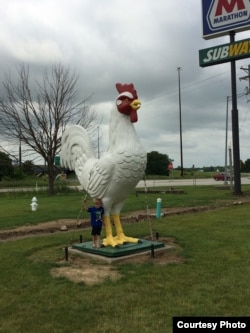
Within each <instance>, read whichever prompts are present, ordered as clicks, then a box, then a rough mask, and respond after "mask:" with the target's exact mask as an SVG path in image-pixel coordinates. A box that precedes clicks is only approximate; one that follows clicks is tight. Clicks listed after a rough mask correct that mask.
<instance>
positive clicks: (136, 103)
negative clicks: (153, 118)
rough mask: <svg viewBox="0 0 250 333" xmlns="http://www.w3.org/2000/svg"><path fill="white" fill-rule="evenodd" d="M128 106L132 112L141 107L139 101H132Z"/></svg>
mask: <svg viewBox="0 0 250 333" xmlns="http://www.w3.org/2000/svg"><path fill="white" fill-rule="evenodd" d="M130 106H131V108H132V109H133V110H138V109H139V108H140V107H141V101H140V100H139V99H134V100H133V102H131V103H130Z"/></svg>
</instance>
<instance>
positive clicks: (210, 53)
mask: <svg viewBox="0 0 250 333" xmlns="http://www.w3.org/2000/svg"><path fill="white" fill-rule="evenodd" d="M249 57H250V38H249V39H243V40H241V41H237V42H234V43H229V44H223V45H219V46H214V47H209V48H207V49H203V50H200V51H199V59H200V66H201V67H206V66H211V65H216V64H222V63H224V62H228V61H231V60H238V59H244V58H249Z"/></svg>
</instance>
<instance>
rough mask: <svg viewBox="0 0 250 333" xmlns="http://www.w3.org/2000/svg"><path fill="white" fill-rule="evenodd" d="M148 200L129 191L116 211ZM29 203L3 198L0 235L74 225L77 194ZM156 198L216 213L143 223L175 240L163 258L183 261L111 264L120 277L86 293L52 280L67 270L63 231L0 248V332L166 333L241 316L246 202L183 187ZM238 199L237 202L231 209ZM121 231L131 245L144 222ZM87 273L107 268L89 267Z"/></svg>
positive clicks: (249, 295) (246, 269) (248, 304)
mask: <svg viewBox="0 0 250 333" xmlns="http://www.w3.org/2000/svg"><path fill="white" fill-rule="evenodd" d="M157 196H158V195H157V194H153V195H139V198H138V196H137V195H136V194H135V193H134V194H132V195H131V196H130V197H129V198H128V200H127V202H126V204H125V206H124V211H133V210H138V209H142V207H145V205H148V206H150V207H155V201H156V198H157ZM37 197H38V201H39V209H38V210H37V211H36V212H31V210H30V207H29V203H28V202H29V201H30V199H31V198H30V197H29V195H27V197H26V198H23V197H22V196H18V195H15V196H13V197H11V196H9V197H7V198H6V197H3V196H2V197H1V210H0V212H1V213H0V214H1V228H2V229H3V228H10V227H13V226H16V225H21V224H24V223H30V224H36V223H39V222H44V219H47V220H49V221H50V220H52V219H55V218H60V216H62V217H64V218H65V216H67V217H69V218H73V217H75V216H76V215H77V214H78V212H79V208H80V207H81V198H82V194H81V193H72V194H70V195H67V196H63V195H58V196H57V197H53V198H49V197H46V195H44V196H42V195H41V196H37ZM2 199H3V200H2ZM162 199H163V208H165V209H168V207H173V206H174V207H180V206H182V207H184V206H188V207H191V206H197V205H200V206H202V205H204V206H205V205H208V206H210V207H213V208H218V209H213V210H207V211H205V212H198V213H193V214H182V215H174V216H166V217H164V218H161V219H154V220H152V224H153V229H154V231H157V232H158V233H159V234H160V237H171V238H173V239H174V240H175V247H174V248H173V249H172V250H171V251H172V254H173V253H174V254H175V255H176V256H178V257H179V258H181V259H182V260H179V261H176V262H170V263H169V262H166V263H164V262H161V263H158V262H157V260H155V259H157V258H154V259H152V258H150V257H149V260H148V261H146V262H143V263H120V264H118V263H116V264H112V265H111V268H112V270H113V271H116V272H117V273H119V278H118V279H116V280H111V279H110V278H109V277H108V276H107V278H106V279H105V280H104V281H103V282H102V283H97V284H93V285H88V284H86V283H84V282H80V283H76V282H72V281H71V280H69V279H67V278H66V277H55V276H54V275H53V274H52V273H51V272H52V270H53V269H55V268H61V267H70V266H72V265H74V261H75V259H74V258H71V260H70V261H68V262H67V261H65V259H64V252H63V248H64V246H65V244H67V242H68V240H69V236H70V232H69V233H68V232H67V233H59V234H52V235H47V236H42V237H41V236H35V237H28V238H24V239H19V240H16V241H3V242H0V251H1V270H0V283H1V298H0V332H4V333H10V332H14V331H16V332H19V333H24V332H25V333H29V332H30V333H31V332H32V333H33V332H38V333H47V332H48V333H52V332H53V333H59V332H60V333H64V332H65V333H68V332H74V333H78V332H79V333H80V332H81V333H82V332H84V333H89V332H96V333H99V332H100V333H101V332H110V333H118V332H136V331H138V330H140V331H143V332H152V331H155V332H159V333H161V332H162V333H170V332H172V317H173V316H247V315H249V311H250V291H249V274H250V259H249V251H250V243H249V228H250V218H249V205H248V203H247V199H248V196H247V195H245V196H244V197H240V198H239V197H237V198H235V197H234V196H233V195H232V194H231V193H229V192H228V191H221V190H216V189H215V188H212V187H205V188H203V187H201V188H189V187H188V188H185V194H173V195H170V194H166V195H165V196H163V195H162ZM243 199H244V200H245V203H243V204H233V202H234V201H237V202H238V201H239V200H241V201H243ZM7 207H8V209H9V214H8V209H7ZM17 207H18V211H17V212H15V208H17ZM2 209H3V210H2ZM40 210H41V211H40ZM2 212H3V215H2ZM3 216H4V219H3V218H2V217H3ZM29 216H31V217H30V218H29V219H28V217H29ZM86 216H87V215H86ZM18 217H19V219H18ZM124 229H125V231H126V232H127V233H128V234H129V235H131V236H135V237H141V238H142V237H147V236H148V235H149V225H148V221H143V222H139V223H134V224H125V225H124ZM79 233H81V234H82V235H83V238H84V239H90V237H91V236H90V234H89V230H86V229H85V230H81V231H77V232H76V233H75V235H74V237H75V239H79ZM71 256H72V255H71V254H70V257H71ZM78 259H79V260H82V259H81V258H78ZM83 262H84V261H83ZM86 265H87V263H86ZM88 265H89V266H91V265H92V266H100V269H102V267H103V269H104V268H105V267H106V266H107V264H103V263H99V262H96V261H91V262H89V263H88ZM82 270H83V271H84V265H83V266H82Z"/></svg>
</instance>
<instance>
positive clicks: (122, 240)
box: [114, 234, 140, 244]
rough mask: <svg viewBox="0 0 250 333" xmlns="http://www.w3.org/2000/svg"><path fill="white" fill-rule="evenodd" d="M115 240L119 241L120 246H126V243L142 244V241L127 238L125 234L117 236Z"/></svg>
mask: <svg viewBox="0 0 250 333" xmlns="http://www.w3.org/2000/svg"><path fill="white" fill-rule="evenodd" d="M114 238H115V240H117V241H119V242H120V244H124V243H139V242H140V240H139V239H138V238H134V237H128V236H125V235H124V234H122V235H117V236H116V237H114Z"/></svg>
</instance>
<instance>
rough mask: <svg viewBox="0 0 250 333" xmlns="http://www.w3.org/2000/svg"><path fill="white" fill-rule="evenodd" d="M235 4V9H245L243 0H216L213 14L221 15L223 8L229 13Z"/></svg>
mask: <svg viewBox="0 0 250 333" xmlns="http://www.w3.org/2000/svg"><path fill="white" fill-rule="evenodd" d="M235 6H237V10H242V9H245V4H244V1H243V0H218V5H217V9H216V12H215V16H221V15H222V9H223V8H224V9H225V11H226V12H227V13H231V12H232V11H233V10H234V8H235Z"/></svg>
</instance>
